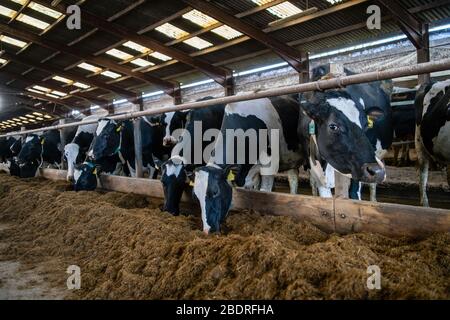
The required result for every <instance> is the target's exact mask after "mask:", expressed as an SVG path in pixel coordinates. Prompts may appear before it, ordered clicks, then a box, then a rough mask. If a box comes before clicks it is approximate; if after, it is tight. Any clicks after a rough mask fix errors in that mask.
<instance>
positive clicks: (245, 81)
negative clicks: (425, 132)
mask: <svg viewBox="0 0 450 320" xmlns="http://www.w3.org/2000/svg"><path fill="white" fill-rule="evenodd" d="M430 46H431V60H432V61H437V60H440V59H444V58H450V32H448V31H445V32H440V33H436V34H433V35H432V37H431V41H430ZM269 60H271V62H270V63H273V61H272V59H269ZM330 62H334V63H341V64H343V65H344V66H345V67H346V68H348V69H350V70H352V71H354V72H357V73H361V72H369V71H375V70H379V69H388V68H391V67H394V66H395V67H401V66H407V65H411V64H415V63H416V50H415V48H414V46H413V45H412V44H411V43H410V42H409V41H406V40H405V41H400V42H397V43H394V44H388V45H383V46H378V47H374V48H370V49H365V50H359V51H354V52H350V53H346V54H341V55H338V56H333V57H326V58H322V59H315V60H312V61H311V68H314V67H316V66H319V65H323V64H328V63H330ZM238 65H240V68H237V66H238ZM230 68H232V69H234V70H245V69H248V67H247V68H243V67H242V64H235V65H230ZM297 83H298V74H297V73H296V72H295V71H293V69H292V68H290V67H283V68H279V69H274V70H268V71H264V72H260V73H255V74H251V75H247V76H242V77H237V79H236V93H237V94H239V93H241V92H248V91H254V90H258V89H268V88H276V87H281V86H288V85H294V84H297ZM182 95H183V101H184V102H191V101H195V100H197V99H200V98H203V97H206V96H212V97H221V96H224V90H223V88H222V87H221V86H220V85H219V84H217V83H208V84H205V85H200V86H195V87H191V88H187V89H183V90H182ZM172 104H173V100H172V98H170V97H168V96H167V95H158V96H153V97H149V98H147V99H145V109H151V108H158V107H163V106H170V105H172ZM131 108H132V105H131V104H123V105H120V106H116V110H115V113H122V112H127V111H130V110H131Z"/></svg>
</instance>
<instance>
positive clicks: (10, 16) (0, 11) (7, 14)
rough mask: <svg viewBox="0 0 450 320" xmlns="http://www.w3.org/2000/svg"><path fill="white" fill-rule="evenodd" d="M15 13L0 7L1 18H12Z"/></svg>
mask: <svg viewBox="0 0 450 320" xmlns="http://www.w3.org/2000/svg"><path fill="white" fill-rule="evenodd" d="M16 13H17V11H15V10H12V9H10V8H7V7H4V6H0V14H1V15H2V16H6V17H8V18H13V17H14V16H15V15H16Z"/></svg>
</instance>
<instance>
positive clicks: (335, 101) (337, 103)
mask: <svg viewBox="0 0 450 320" xmlns="http://www.w3.org/2000/svg"><path fill="white" fill-rule="evenodd" d="M327 102H328V104H329V105H330V106H332V107H335V108H336V109H338V110H339V111H341V112H342V113H343V114H344V115H345V116H346V117H347V118H348V120H350V121H351V122H353V123H354V124H356V125H357V126H358V127H360V128H362V125H361V119H360V113H359V110H358V108H357V107H356V105H355V102H354V101H352V100H350V99H345V98H342V97H341V98H332V99H327Z"/></svg>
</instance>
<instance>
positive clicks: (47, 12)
mask: <svg viewBox="0 0 450 320" xmlns="http://www.w3.org/2000/svg"><path fill="white" fill-rule="evenodd" d="M28 8H30V9H33V10H34V11H37V12H40V13H42V14H45V15H47V16H49V17H52V18H55V19H59V18H60V17H61V16H62V15H63V14H62V13H60V12H58V11H55V10H53V9H50V8H48V7H46V6H43V5H41V4H39V3H36V2H33V1H32V2H30V4H29V5H28Z"/></svg>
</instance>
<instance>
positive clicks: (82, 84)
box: [73, 82, 91, 89]
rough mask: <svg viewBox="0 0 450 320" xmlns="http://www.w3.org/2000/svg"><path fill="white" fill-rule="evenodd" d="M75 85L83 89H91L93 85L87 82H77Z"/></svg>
mask: <svg viewBox="0 0 450 320" xmlns="http://www.w3.org/2000/svg"><path fill="white" fill-rule="evenodd" d="M73 85H74V86H75V87H78V88H81V89H89V88H90V87H91V86H88V85H87V84H84V83H81V82H75V83H74V84H73Z"/></svg>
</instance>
